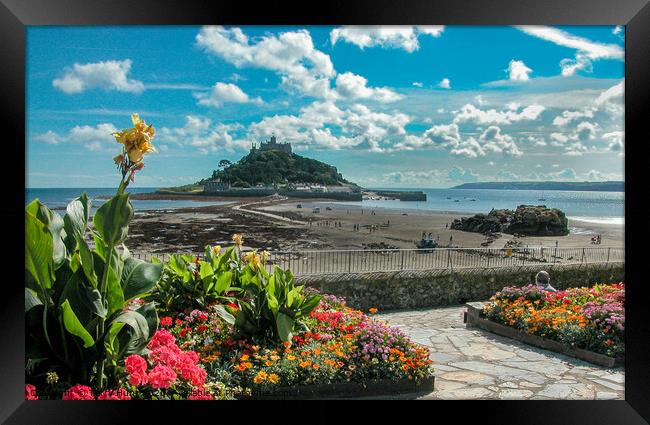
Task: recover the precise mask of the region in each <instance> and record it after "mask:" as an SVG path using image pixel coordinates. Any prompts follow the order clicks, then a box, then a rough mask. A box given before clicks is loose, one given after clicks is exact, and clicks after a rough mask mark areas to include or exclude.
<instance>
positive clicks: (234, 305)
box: [226, 303, 239, 310]
mask: <svg viewBox="0 0 650 425" xmlns="http://www.w3.org/2000/svg"><path fill="white" fill-rule="evenodd" d="M226 305H227V306H228V307H230V308H234V309H235V310H239V306H238V305H237V304H235V303H228V304H226Z"/></svg>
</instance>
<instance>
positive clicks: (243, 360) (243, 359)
mask: <svg viewBox="0 0 650 425" xmlns="http://www.w3.org/2000/svg"><path fill="white" fill-rule="evenodd" d="M248 359H249V357H248V354H242V356H241V357H240V358H239V360H241V361H242V362H245V361H246V360H248Z"/></svg>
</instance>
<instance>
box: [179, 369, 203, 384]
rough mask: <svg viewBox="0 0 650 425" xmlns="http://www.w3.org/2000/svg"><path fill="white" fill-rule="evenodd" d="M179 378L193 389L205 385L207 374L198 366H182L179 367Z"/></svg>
mask: <svg viewBox="0 0 650 425" xmlns="http://www.w3.org/2000/svg"><path fill="white" fill-rule="evenodd" d="M181 376H182V377H183V379H185V380H187V381H190V383H191V384H192V385H194V386H195V387H202V386H203V384H205V378H206V376H207V373H206V372H205V370H204V369H203V368H201V367H199V366H196V365H193V364H184V365H183V366H181Z"/></svg>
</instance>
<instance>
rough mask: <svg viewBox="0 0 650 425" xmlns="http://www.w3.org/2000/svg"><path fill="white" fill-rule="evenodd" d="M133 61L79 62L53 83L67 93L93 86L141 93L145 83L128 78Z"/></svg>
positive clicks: (79, 91)
mask: <svg viewBox="0 0 650 425" xmlns="http://www.w3.org/2000/svg"><path fill="white" fill-rule="evenodd" d="M131 65H132V61H131V60H130V59H125V60H123V61H115V60H112V61H105V62H96V63H86V64H78V63H75V64H74V65H73V66H72V67H71V68H66V69H65V71H64V74H63V76H62V77H61V78H56V79H55V80H53V81H52V85H53V86H54V87H56V88H58V89H59V90H61V91H62V92H64V93H66V94H73V93H81V92H83V91H85V90H88V89H92V88H100V89H104V90H117V91H122V92H129V93H141V92H142V91H143V90H144V88H145V87H144V84H143V83H142V82H141V81H138V80H132V79H129V78H128V74H129V72H130V70H131Z"/></svg>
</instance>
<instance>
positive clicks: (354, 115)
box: [248, 101, 411, 151]
mask: <svg viewBox="0 0 650 425" xmlns="http://www.w3.org/2000/svg"><path fill="white" fill-rule="evenodd" d="M410 120H411V118H410V117H409V116H408V115H406V114H403V113H400V112H395V113H391V114H389V113H384V112H375V111H372V110H370V109H369V108H368V107H367V106H364V105H360V104H354V105H352V106H350V107H349V108H347V109H340V108H339V107H338V106H336V105H335V104H334V102H332V101H324V102H314V103H312V104H310V105H308V106H305V107H303V108H302V109H301V110H300V113H299V114H297V115H274V116H271V117H265V118H263V119H262V120H260V121H258V122H255V123H252V124H251V125H250V126H249V128H248V134H249V137H250V138H251V139H253V140H256V139H261V138H264V137H268V136H270V135H271V134H276V135H277V134H281V135H282V137H283V138H285V139H286V140H288V141H290V142H291V143H293V144H295V145H297V146H298V147H300V146H306V145H314V146H316V147H321V148H328V149H342V148H351V147H362V148H366V149H369V150H371V151H383V150H385V149H387V148H390V147H391V146H392V145H393V144H394V143H397V142H399V141H401V140H403V139H405V138H406V137H408V136H407V133H406V130H405V128H404V126H405V125H406V124H408V123H409V122H410Z"/></svg>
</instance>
